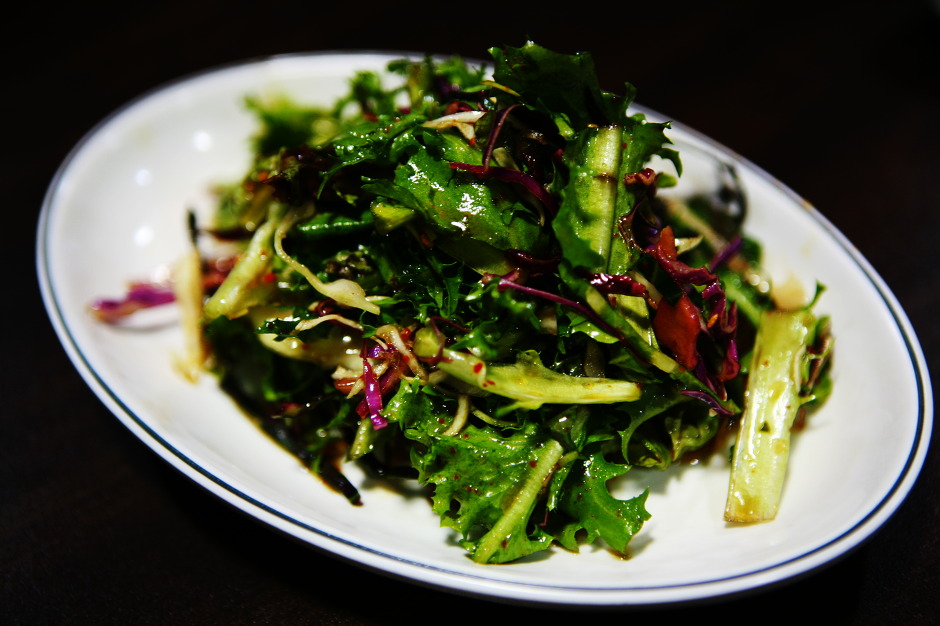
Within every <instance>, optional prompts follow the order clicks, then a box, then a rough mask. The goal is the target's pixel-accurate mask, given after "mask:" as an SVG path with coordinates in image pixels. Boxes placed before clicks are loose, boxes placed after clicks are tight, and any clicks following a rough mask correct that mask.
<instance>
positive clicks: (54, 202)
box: [37, 53, 933, 605]
mask: <svg viewBox="0 0 940 626" xmlns="http://www.w3.org/2000/svg"><path fill="white" fill-rule="evenodd" d="M392 56H393V57H395V56H396V55H392ZM388 59H389V57H388V56H386V55H383V54H373V53H362V54H311V55H297V56H284V57H275V58H270V59H264V60H259V61H252V62H248V63H245V64H239V65H235V66H230V67H225V68H221V69H217V70H214V71H211V72H207V73H203V74H199V75H196V76H192V77H189V78H186V79H183V80H181V81H178V82H175V83H173V84H170V85H168V86H165V87H163V88H161V89H159V90H156V91H154V92H151V93H149V94H146V95H145V96H143V97H141V98H140V99H138V100H136V101H134V102H132V103H130V104H129V105H128V106H126V107H124V108H122V109H121V110H120V111H118V112H116V113H115V114H114V115H112V116H111V117H109V118H108V119H106V120H105V121H104V122H103V123H101V124H100V125H99V126H97V127H96V128H95V129H94V130H93V131H92V132H91V133H89V135H88V136H87V137H86V138H85V139H84V140H83V141H82V142H81V143H80V144H79V145H78V146H77V147H76V148H75V150H74V151H73V152H72V153H71V154H70V155H69V157H68V159H67V160H66V161H65V163H64V164H63V166H62V167H61V169H60V171H59V172H58V174H57V176H56V178H55V179H54V181H53V183H52V185H51V187H50V189H49V192H48V194H47V197H46V199H45V204H44V206H43V211H42V217H41V220H40V225H39V231H38V252H37V254H38V256H37V263H38V271H39V279H40V282H41V287H42V290H43V297H44V299H45V303H46V306H47V308H48V311H49V314H50V317H51V319H52V321H53V324H54V326H55V328H56V331H57V332H58V334H59V336H60V338H61V340H62V343H63V345H64V346H65V349H66V350H67V352H68V354H69V356H70V358H71V359H72V360H73V362H74V363H75V366H76V367H77V368H78V370H79V371H80V373H81V374H82V376H83V377H84V378H85V380H86V381H87V382H88V384H89V385H90V386H91V387H92V388H93V389H94V391H95V392H96V393H97V394H98V396H99V397H100V398H101V400H102V401H103V402H104V403H105V404H106V405H107V406H108V407H109V408H110V409H111V410H112V411H113V412H114V413H115V415H116V416H117V417H118V418H119V419H120V420H121V421H122V422H123V423H124V424H125V425H126V426H127V427H128V428H129V429H130V430H131V431H133V432H134V433H135V434H136V435H137V436H138V437H139V438H140V439H141V440H142V441H143V442H144V443H146V444H147V445H148V446H150V447H151V448H152V449H153V450H155V451H156V452H157V453H159V454H160V455H161V456H162V457H163V458H164V459H166V460H167V461H168V462H169V463H170V464H172V465H173V466H175V467H176V468H178V469H179V470H180V471H182V472H183V473H184V474H186V475H187V476H189V477H190V478H192V479H193V480H195V481H196V482H197V483H199V484H200V485H202V486H203V487H205V488H206V489H208V490H209V491H210V492H212V493H214V494H216V495H217V496H220V497H221V498H223V499H225V500H226V501H228V502H229V503H231V504H232V505H234V506H236V507H238V508H240V509H242V510H244V511H245V512H247V513H249V514H251V515H253V516H255V517H256V518H258V519H259V520H262V521H263V522H266V523H268V524H270V525H271V526H274V527H276V528H278V529H280V530H282V531H284V532H286V533H289V534H290V535H293V536H295V537H297V538H299V539H301V540H303V541H305V542H308V543H309V544H311V545H313V546H315V547H317V548H321V549H323V550H326V551H328V552H330V553H333V554H335V555H338V556H340V557H343V558H346V559H349V560H351V561H353V562H356V563H358V564H361V565H363V566H366V567H368V568H372V569H375V570H378V571H381V572H384V573H386V574H390V575H393V576H396V577H402V578H405V579H409V580H412V581H415V582H418V583H421V584H426V585H431V586H434V587H438V588H442V589H446V590H451V591H456V592H459V593H465V594H471V595H481V596H486V597H490V598H495V599H500V600H506V601H519V602H531V603H548V604H571V605H644V604H658V603H674V602H681V601H689V600H696V599H702V598H707V597H715V596H722V595H727V594H734V593H738V592H742V591H746V590H751V589H755V588H759V587H761V586H764V585H768V584H772V583H777V582H780V581H783V580H787V579H790V578H792V577H794V576H797V575H800V574H803V573H806V572H808V571H811V570H813V569H815V568H817V567H819V566H821V565H823V564H826V563H829V562H831V561H832V560H833V559H835V558H837V557H839V556H841V555H843V554H845V553H846V552H847V551H849V550H851V549H852V548H854V547H856V546H857V545H859V544H860V543H861V542H863V541H864V540H865V539H867V538H868V537H869V536H870V535H871V534H872V533H873V532H874V531H876V530H877V529H878V528H879V527H880V526H881V525H882V524H883V523H884V522H885V521H886V520H887V519H888V517H889V516H890V515H891V514H892V513H893V512H894V511H895V510H896V508H897V507H898V506H899V504H900V503H901V501H902V500H903V499H904V497H905V496H906V494H907V493H908V491H909V490H910V488H911V486H912V485H913V483H914V481H915V479H916V477H917V474H918V472H919V470H920V468H921V465H922V463H923V460H924V456H925V454H926V451H927V445H928V441H929V438H930V432H929V431H930V423H931V419H932V415H933V408H932V395H931V390H930V387H929V378H928V376H927V372H926V367H925V364H924V359H923V355H922V353H921V349H920V346H919V345H918V343H917V339H916V337H915V335H914V333H913V331H912V329H911V327H910V324H909V322H908V320H907V318H906V316H905V314H904V313H903V311H902V310H901V308H900V306H899V305H898V303H897V302H896V300H895V298H894V296H893V295H892V294H891V292H890V291H889V289H888V287H887V286H886V285H885V284H884V283H883V281H882V280H881V279H880V278H879V276H878V275H877V274H876V273H875V271H874V270H873V269H872V267H871V266H870V265H869V264H868V263H867V262H866V261H865V260H864V259H863V258H862V257H861V255H860V254H859V253H858V252H857V251H856V250H855V248H854V247H853V246H852V245H851V244H850V243H849V242H848V241H846V239H845V238H844V237H843V236H842V235H841V234H840V233H839V232H837V231H836V229H835V228H833V226H832V225H830V224H829V223H828V222H827V221H826V220H825V219H824V218H823V217H822V216H821V215H820V214H819V213H817V212H816V211H815V210H814V209H813V208H812V207H810V206H808V205H807V204H806V203H805V202H804V201H802V200H801V199H800V198H799V197H797V196H796V195H795V194H794V193H793V192H791V191H790V190H789V189H787V188H786V187H784V186H783V185H782V184H781V183H779V182H778V181H776V180H774V179H773V178H771V177H770V176H768V175H767V174H766V173H764V172H763V171H761V170H759V169H758V168H756V167H755V166H754V165H752V164H750V163H749V162H747V161H745V160H743V159H742V158H740V157H739V156H737V155H735V154H733V153H731V152H729V151H727V150H726V149H724V148H722V147H721V146H718V145H716V144H715V143H713V142H711V141H709V140H708V139H706V138H703V137H702V136H700V135H698V134H697V133H695V132H694V131H692V130H690V129H687V128H684V127H682V126H681V125H674V128H673V130H672V131H671V132H670V136H671V137H672V138H673V140H674V141H676V143H677V144H679V147H680V150H681V151H682V154H683V160H684V163H685V167H686V170H687V173H686V174H685V175H684V176H683V183H682V185H683V188H686V189H690V188H694V187H696V186H702V185H704V186H705V188H708V187H709V186H711V185H713V180H714V174H715V163H716V162H717V161H721V162H725V163H728V164H730V165H732V166H733V167H734V168H735V169H736V170H737V173H738V176H739V178H740V181H741V184H742V185H743V187H744V189H745V191H746V194H747V197H748V199H749V203H750V213H749V216H748V220H747V223H746V228H747V231H748V232H749V233H750V234H751V235H753V236H755V237H756V238H758V239H759V240H760V241H762V242H763V244H764V246H765V250H766V255H767V259H766V260H767V263H766V264H767V267H768V269H769V270H770V271H771V274H772V276H773V277H774V280H775V281H784V280H790V279H791V277H792V278H794V279H796V280H798V281H799V282H800V283H802V285H803V286H804V288H805V289H806V291H807V292H809V293H811V292H812V290H813V287H814V284H815V281H817V280H818V281H819V282H821V283H823V284H824V285H826V287H827V291H826V292H825V293H824V295H823V296H822V298H821V299H820V301H819V302H818V304H817V311H818V312H820V313H827V314H830V315H831V316H832V320H833V332H834V334H835V337H836V341H837V353H836V354H837V356H836V360H835V363H834V371H833V376H834V379H835V380H834V392H833V395H832V396H831V398H830V399H829V401H828V403H827V404H826V405H825V407H824V408H823V409H822V410H821V411H820V412H818V413H817V414H816V415H815V416H814V417H813V419H812V420H811V422H810V423H809V425H808V426H807V428H806V429H805V430H804V431H802V432H801V433H800V434H799V435H798V436H797V437H796V438H795V440H794V445H793V449H792V454H791V470H790V473H789V476H788V480H787V485H786V489H785V493H784V496H783V504H782V507H781V511H780V514H779V516H778V518H777V519H776V520H775V521H774V522H772V523H766V524H759V525H753V526H747V527H731V526H729V525H726V524H725V523H724V522H723V521H722V514H723V510H724V503H725V493H726V490H727V486H728V471H729V470H728V466H727V462H726V461H725V460H723V459H718V458H715V459H712V460H710V461H709V462H708V463H705V464H701V465H698V466H689V467H680V468H675V469H673V470H670V471H668V472H665V473H655V474H651V473H648V472H643V471H634V472H631V474H630V475H629V476H628V477H627V479H626V480H624V481H622V482H621V483H620V484H619V485H618V487H617V489H618V495H620V496H621V497H629V496H632V495H635V494H636V493H638V492H640V491H642V489H644V488H646V487H647V486H649V487H650V488H651V493H650V496H649V500H648V502H647V507H648V509H649V510H650V512H651V513H652V516H653V517H652V519H651V520H650V521H649V522H648V523H647V524H646V526H645V528H644V529H643V531H642V532H641V534H640V535H639V536H638V537H637V538H636V539H635V541H634V542H633V543H632V544H631V554H632V558H630V559H628V560H623V559H618V558H615V557H613V556H612V555H611V554H610V553H608V552H607V551H606V550H603V549H591V548H588V549H585V550H583V551H582V552H581V554H577V555H575V554H570V553H567V552H564V551H562V550H560V549H554V550H552V551H550V552H547V553H544V554H541V555H538V557H537V558H535V559H532V560H527V561H524V562H519V563H515V564H511V565H506V566H481V565H476V564H474V563H473V562H471V561H470V560H469V559H468V558H467V557H466V556H465V555H464V551H463V550H462V549H461V548H460V547H459V546H458V545H457V544H456V543H455V540H454V536H453V535H452V533H451V532H450V531H449V530H447V529H443V528H441V527H440V526H439V521H438V518H437V517H436V516H435V515H434V514H433V513H432V511H431V509H430V506H429V505H428V503H427V501H426V500H425V499H424V498H422V497H418V496H411V497H403V496H402V495H401V494H399V493H396V492H393V491H391V490H389V489H385V488H382V487H378V486H374V485H369V484H368V481H367V480H366V479H365V477H364V476H363V475H362V474H361V473H359V472H358V471H357V470H356V468H355V467H350V468H348V475H349V477H350V478H351V479H352V480H353V481H354V482H356V483H358V484H359V486H360V488H361V490H362V493H363V501H364V504H363V506H359V507H354V506H350V505H347V504H346V502H345V500H344V499H343V498H342V496H339V495H337V494H336V493H334V492H333V491H331V490H329V489H327V488H326V487H325V486H324V485H323V484H322V483H321V482H320V481H319V480H318V479H317V478H316V477H314V476H313V475H311V474H309V473H308V472H307V471H306V470H305V469H303V468H302V467H301V466H300V464H299V463H298V462H297V461H296V460H295V459H294V458H292V457H291V456H289V455H288V454H287V453H286V452H284V451H283V450H282V449H281V448H279V447H278V446H277V445H276V444H275V443H273V442H272V441H271V440H269V439H268V438H267V437H266V436H265V435H263V434H262V433H261V432H260V431H259V430H258V429H257V428H256V427H255V426H254V425H253V424H252V423H250V422H249V420H247V419H246V418H245V417H244V416H243V414H242V413H241V412H240V411H239V410H237V409H236V408H235V406H234V405H233V404H232V402H231V401H230V400H229V399H228V397H227V396H225V395H224V394H223V393H222V392H221V391H219V389H218V387H217V385H216V383H215V380H214V379H212V378H211V377H209V376H205V377H203V378H202V379H201V380H200V381H198V382H197V383H196V384H191V383H188V382H186V381H185V380H184V379H183V378H182V377H180V376H179V375H178V374H177V373H176V370H175V369H174V365H173V359H174V357H175V356H176V355H177V354H178V353H179V352H180V350H181V346H182V338H181V335H180V333H179V332H178V330H177V328H176V327H175V325H174V324H173V317H174V316H175V310H174V309H173V307H172V306H170V307H168V308H166V309H165V310H163V311H161V312H159V313H158V312H153V313H154V316H155V317H148V316H144V317H142V318H141V320H139V321H138V322H137V323H136V324H135V327H134V328H115V327H109V326H103V325H101V324H98V323H96V322H95V321H94V320H93V319H92V318H91V317H90V315H89V314H88V312H87V306H88V304H89V303H90V302H91V301H92V300H94V299H95V298H98V297H101V296H116V295H120V294H121V293H123V291H124V289H125V288H126V286H127V283H128V282H129V281H130V280H133V279H139V278H147V277H150V276H151V275H152V273H153V272H154V271H155V270H157V269H158V268H160V267H165V266H166V265H167V264H168V263H172V262H173V261H175V260H176V259H178V258H179V257H180V256H181V255H182V254H183V252H184V250H185V249H186V245H187V243H186V237H187V234H186V220H185V215H186V212H187V211H188V210H190V209H194V210H196V211H197V212H198V213H200V214H202V215H208V214H210V213H211V211H212V197H211V195H210V188H211V185H212V184H213V183H217V182H226V183H227V182H230V181H233V180H236V179H237V178H239V177H240V176H241V175H242V174H243V172H244V171H246V169H247V167H248V164H249V157H250V155H249V146H248V141H247V140H248V137H249V136H250V135H251V134H252V133H253V132H254V131H255V130H256V126H255V121H254V118H253V117H252V115H251V114H250V113H248V112H247V111H246V109H245V107H244V106H243V101H244V98H245V96H246V95H264V94H281V93H286V94H290V95H291V96H293V97H294V98H296V99H298V100H300V101H303V102H308V103H323V104H328V103H330V102H332V100H333V99H334V98H336V97H337V96H339V95H342V94H344V93H345V91H346V86H347V79H348V77H349V76H351V74H352V73H353V72H354V71H355V70H358V69H381V68H383V67H384V65H385V62H386V61H387V60H388ZM650 115H651V117H655V115H654V114H652V113H650Z"/></svg>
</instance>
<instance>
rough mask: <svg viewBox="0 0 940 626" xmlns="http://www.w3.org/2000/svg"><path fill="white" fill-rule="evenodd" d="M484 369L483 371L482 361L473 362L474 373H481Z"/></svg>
mask: <svg viewBox="0 0 940 626" xmlns="http://www.w3.org/2000/svg"><path fill="white" fill-rule="evenodd" d="M482 371H483V364H482V363H474V364H473V373H474V374H479V373H480V372H482Z"/></svg>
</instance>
